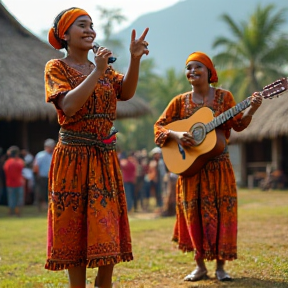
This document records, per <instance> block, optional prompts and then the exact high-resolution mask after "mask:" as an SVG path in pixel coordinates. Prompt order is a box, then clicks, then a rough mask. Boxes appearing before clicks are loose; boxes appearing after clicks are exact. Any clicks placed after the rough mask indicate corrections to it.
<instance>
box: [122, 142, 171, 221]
mask: <svg viewBox="0 0 288 288" xmlns="http://www.w3.org/2000/svg"><path fill="white" fill-rule="evenodd" d="M119 159H120V167H121V171H122V175H123V182H124V188H125V194H126V199H127V209H128V212H155V213H157V214H158V215H161V216H173V215H175V198H176V197H175V193H173V192H174V190H175V189H173V187H174V185H171V182H175V181H174V179H177V175H176V174H174V173H171V172H169V171H168V170H167V168H166V165H165V163H164V161H163V157H162V151H161V149H160V148H159V147H155V148H153V149H152V150H151V151H147V150H146V149H142V150H137V151H130V152H128V153H127V152H120V153H119ZM171 188H172V189H171ZM169 198H170V200H169ZM169 201H170V202H169ZM168 202H169V203H171V204H170V206H169V208H168V205H169V203H168ZM173 207H174V208H173ZM168 210H169V211H168Z"/></svg>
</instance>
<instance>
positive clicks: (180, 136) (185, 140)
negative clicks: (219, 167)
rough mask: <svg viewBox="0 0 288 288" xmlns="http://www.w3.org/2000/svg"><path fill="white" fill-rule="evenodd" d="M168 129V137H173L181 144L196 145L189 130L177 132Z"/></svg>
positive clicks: (186, 145)
mask: <svg viewBox="0 0 288 288" xmlns="http://www.w3.org/2000/svg"><path fill="white" fill-rule="evenodd" d="M169 131H170V133H169V138H170V139H174V140H175V141H176V142H177V143H178V144H180V145H181V146H183V147H191V146H195V145H196V142H195V140H194V138H193V136H192V134H191V133H190V132H179V131H173V130H169Z"/></svg>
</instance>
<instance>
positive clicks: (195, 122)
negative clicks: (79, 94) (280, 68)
mask: <svg viewBox="0 0 288 288" xmlns="http://www.w3.org/2000/svg"><path fill="white" fill-rule="evenodd" d="M287 90H288V78H281V79H279V80H277V81H275V82H273V83H271V84H269V85H267V86H265V87H264V88H263V91H262V92H261V95H262V97H263V98H264V99H272V98H274V97H275V96H277V97H279V96H280V95H281V94H283V93H284V92H285V91H287ZM250 105H251V101H250V97H248V98H246V99H245V100H244V101H242V102H240V103H238V104H237V105H236V106H234V107H232V108H230V109H228V110H227V111H225V112H223V113H221V114H220V115H219V116H217V117H215V118H214V116H213V111H212V110H211V109H210V108H208V107H203V108H200V109H199V110H197V111H196V112H195V113H194V114H193V115H192V116H190V117H189V118H187V119H183V120H178V121H174V122H171V123H169V124H167V125H166V126H165V128H166V129H170V130H174V131H178V132H183V131H186V132H190V133H192V136H193V138H194V140H195V142H196V144H195V146H192V147H183V146H182V145H180V144H178V143H177V142H176V141H175V140H168V141H166V143H165V145H164V146H163V147H162V148H161V149H162V155H163V160H164V162H165V164H166V166H167V168H168V170H169V171H171V172H173V173H175V174H178V175H181V176H185V177H187V176H193V175H194V174H196V173H197V172H198V171H199V170H200V169H201V168H202V167H203V166H204V165H205V164H206V163H207V162H208V161H209V160H210V159H212V158H214V157H216V156H218V155H220V154H221V153H222V152H223V150H224V149H225V147H226V139H225V135H224V131H223V130H221V129H219V128H218V129H216V128H217V127H218V126H220V125H221V124H223V123H225V122H226V121H228V120H229V119H231V118H233V117H234V116H235V115H237V114H238V113H240V112H241V111H243V110H245V109H246V108H247V107H249V106H250Z"/></svg>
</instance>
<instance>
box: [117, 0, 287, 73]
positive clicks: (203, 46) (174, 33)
mask: <svg viewBox="0 0 288 288" xmlns="http://www.w3.org/2000/svg"><path fill="white" fill-rule="evenodd" d="M259 4H261V5H262V6H266V5H268V4H274V5H275V7H276V9H275V11H274V12H276V11H277V12H278V11H279V9H283V8H286V9H288V1H287V0H241V1H232V0H217V1H216V0H201V1H196V0H186V1H179V2H178V3H177V4H175V5H173V6H171V7H168V8H166V9H163V10H160V11H157V12H153V13H148V14H145V15H143V16H141V17H139V18H138V19H137V20H136V21H134V22H133V23H132V24H131V25H130V26H128V27H127V28H126V29H124V30H122V31H120V32H119V33H117V34H116V35H113V37H114V38H117V39H121V40H122V41H123V45H124V49H123V51H124V52H121V55H119V58H118V59H119V60H118V62H119V64H120V65H121V64H122V65H123V64H124V63H127V61H128V56H129V54H128V51H129V43H130V37H131V31H132V29H136V31H137V36H140V34H141V33H142V32H143V30H144V29H145V28H146V27H149V29H150V30H149V32H148V35H147V37H146V39H147V41H148V42H149V50H150V54H149V56H148V57H149V58H154V60H155V63H156V65H157V72H158V73H160V74H163V73H164V72H165V71H166V70H167V69H169V68H174V69H176V71H179V72H181V71H183V69H184V66H185V60H186V58H187V56H188V55H189V54H190V53H192V52H194V51H197V50H200V51H203V52H205V53H207V54H208V55H209V56H210V57H213V56H214V55H215V54H217V52H219V51H216V50H215V49H213V48H212V43H213V41H214V40H215V38H216V37H218V36H221V35H224V36H226V37H229V30H228V29H227V26H226V25H225V23H224V22H223V21H221V20H220V16H221V15H222V14H224V13H226V14H229V15H230V16H231V17H232V18H233V19H234V20H235V21H236V22H237V23H239V22H240V21H247V20H248V18H249V16H250V15H251V14H253V13H254V11H255V9H256V7H257V5H259ZM139 9H141V6H140V5H139ZM287 13H288V11H287ZM287 15H288V14H287ZM281 28H282V32H286V33H288V17H287V21H286V23H285V25H283V26H282V27H281ZM122 53H123V54H124V55H122ZM145 58H146V57H145V55H144V56H143V58H142V59H145ZM119 64H118V65H119ZM122 65H121V66H122ZM126 65H127V64H126Z"/></svg>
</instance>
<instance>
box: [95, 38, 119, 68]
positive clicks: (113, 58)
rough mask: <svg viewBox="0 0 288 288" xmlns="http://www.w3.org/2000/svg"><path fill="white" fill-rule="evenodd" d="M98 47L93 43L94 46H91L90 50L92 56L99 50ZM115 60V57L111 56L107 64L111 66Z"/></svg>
mask: <svg viewBox="0 0 288 288" xmlns="http://www.w3.org/2000/svg"><path fill="white" fill-rule="evenodd" d="M99 47H100V45H99V44H98V43H94V45H93V47H92V50H93V52H94V54H96V52H97V50H98V49H99ZM116 60H117V58H116V57H113V56H111V57H109V58H108V64H112V63H114V62H115V61H116Z"/></svg>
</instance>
